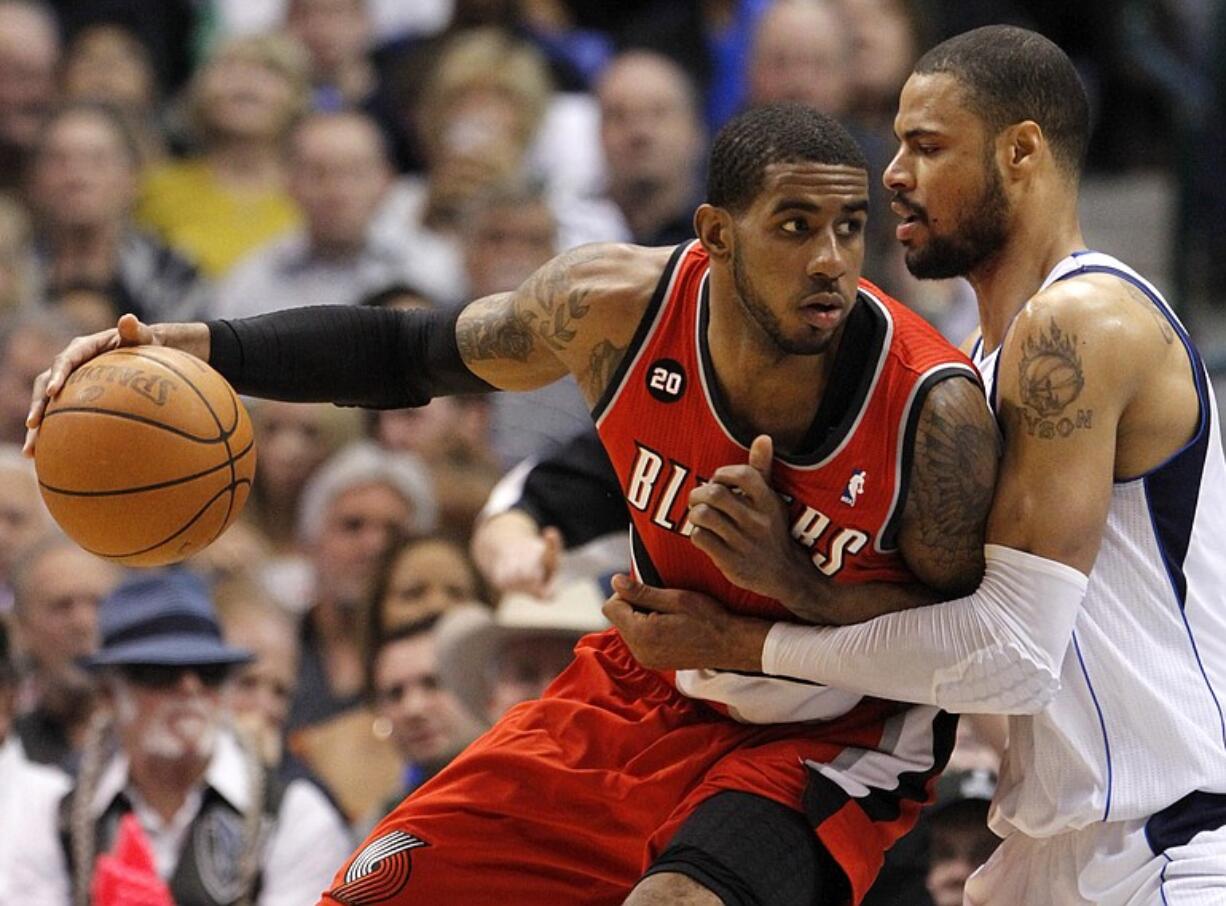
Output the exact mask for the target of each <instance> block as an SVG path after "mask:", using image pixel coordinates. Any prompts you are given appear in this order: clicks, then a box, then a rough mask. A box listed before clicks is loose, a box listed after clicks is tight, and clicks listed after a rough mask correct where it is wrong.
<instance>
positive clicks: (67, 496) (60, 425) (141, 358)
mask: <svg viewBox="0 0 1226 906" xmlns="http://www.w3.org/2000/svg"><path fill="white" fill-rule="evenodd" d="M34 464H35V468H36V470H37V472H38V483H39V488H40V490H41V491H42V495H43V500H44V501H46V504H47V509H48V510H50V511H51V515H52V516H53V517H54V518H55V521H56V522H58V523H59V525H60V527H61V528H62V529H63V530H64V531H65V533H67V534H68V536H69V537H71V538H72V539H73V540H74V541H76V542H77V544H79V545H81V547H83V548H84V549H85V550H87V551H89V552H90V553H93V554H97V555H98V556H100V557H106V558H107V559H108V560H112V561H114V562H116V563H121V564H123V565H125V566H162V565H165V564H167V563H175V562H177V561H179V560H182V559H184V558H186V557H190V556H191V555H192V554H194V553H197V552H198V551H200V550H202V549H204V548H205V547H206V546H208V545H209V544H210V543H212V542H213V541H215V540H216V539H217V538H218V537H219V536H220V535H221V533H222V532H224V531H225V530H226V528H227V527H228V526H229V525H230V523H232V522H233V521H234V520H235V518H236V517H237V516H238V514H239V512H240V511H241V510H242V508H243V504H244V503H246V501H247V493H248V491H249V490H250V489H251V478H252V475H253V473H254V472H255V443H254V441H253V439H252V434H251V419H250V418H249V417H248V415H247V410H246V409H244V408H243V404H242V403H241V402H240V401H239V399H238V396H237V395H235V393H234V390H233V389H231V387H230V385H229V384H227V383H226V381H225V379H224V378H223V377H222V376H221V375H220V374H218V373H217V372H216V371H214V370H213V369H212V368H210V367H209V366H208V365H207V364H205V363H204V362H202V361H200V360H199V359H197V358H195V357H194V356H191V355H188V354H187V353H185V352H180V351H178V350H176V349H168V348H166V347H162V346H133V347H127V348H123V349H116V350H113V351H111V352H107V353H103V354H102V355H100V356H98V357H97V358H95V359H93V360H91V361H89V362H87V363H86V364H84V365H83V366H81V367H80V368H78V369H77V370H76V371H75V372H73V373H72V375H71V376H70V377H69V378H68V380H67V382H66V383H65V385H64V388H63V390H61V391H60V393H59V395H58V396H57V397H56V398H55V399H53V400H52V401H51V403H50V405H49V406H48V407H47V411H46V413H45V415H44V416H43V423H42V427H40V428H39V432H38V443H37V446H36V447H35V452H34Z"/></svg>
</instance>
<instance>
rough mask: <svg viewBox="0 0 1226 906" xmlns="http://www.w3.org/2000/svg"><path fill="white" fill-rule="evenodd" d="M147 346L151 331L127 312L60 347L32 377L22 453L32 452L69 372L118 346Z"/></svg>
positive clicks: (152, 338)
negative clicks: (49, 406) (110, 325)
mask: <svg viewBox="0 0 1226 906" xmlns="http://www.w3.org/2000/svg"><path fill="white" fill-rule="evenodd" d="M148 345H158V339H157V337H156V336H154V333H153V330H152V329H150V327H149V325H147V324H143V323H141V321H140V320H138V319H137V317H136V316H135V315H130V314H129V315H123V316H121V317H120V319H119V324H118V326H116V327H113V328H111V329H110V330H103V331H100V332H99V333H92V334H89V335H88V336H84V337H77V338H76V339H75V340H73V341H72V342H71V343H69V344H68V345H67V346H66V347H64V350H63V352H61V353H60V354H59V355H57V356H56V357H55V358H54V359H53V360H52V362H51V367H50V368H48V369H47V370H46V371H44V372H43V373H42V374H40V375H39V376H38V377H36V378H35V379H34V390H33V393H32V395H31V398H30V414H29V415H27V416H26V442H25V445H24V446H23V448H22V452H24V453H25V454H26V456H33V455H34V444H35V441H36V440H37V438H38V426H39V425H40V424H42V420H43V413H45V412H46V411H47V404H48V403H49V402H51V400H52V399H54V398H55V395H56V394H57V393H59V392H60V391H61V390H63V389H64V382H65V381H67V380H68V376H69V375H70V374H72V373H73V372H74V371H75V370H76V369H78V368H80V367H81V366H82V365H84V364H85V363H86V362H88V361H89V360H90V359H93V358H96V357H98V356H100V355H102V353H104V352H109V351H110V350H112V349H118V348H119V347H120V346H148Z"/></svg>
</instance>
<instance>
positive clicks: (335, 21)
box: [285, 0, 379, 111]
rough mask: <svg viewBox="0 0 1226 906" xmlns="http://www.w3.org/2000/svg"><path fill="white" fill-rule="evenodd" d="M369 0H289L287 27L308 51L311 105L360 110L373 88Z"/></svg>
mask: <svg viewBox="0 0 1226 906" xmlns="http://www.w3.org/2000/svg"><path fill="white" fill-rule="evenodd" d="M370 6H371V4H370V2H369V0H289V4H288V8H287V10H286V17H285V27H286V30H287V31H288V32H289V33H290V34H291V35H293V36H294V37H295V38H297V39H298V41H299V42H301V44H302V46H303V47H305V48H306V51H307V53H308V54H309V55H310V57H311V86H312V91H313V94H314V98H313V101H314V107H315V109H316V110H326V111H337V110H353V109H358V110H363V109H365V108H366V105H367V103H368V102H369V101H370V100H371V99H372V97H373V95H374V94H375V92H376V91H377V89H378V86H379V79H378V72H377V71H376V70H375V66H374V63H373V62H372V61H371V59H370V50H371V43H372V41H373V39H374V36H373V25H374V23H373V22H372V21H371V15H370V13H371V9H370Z"/></svg>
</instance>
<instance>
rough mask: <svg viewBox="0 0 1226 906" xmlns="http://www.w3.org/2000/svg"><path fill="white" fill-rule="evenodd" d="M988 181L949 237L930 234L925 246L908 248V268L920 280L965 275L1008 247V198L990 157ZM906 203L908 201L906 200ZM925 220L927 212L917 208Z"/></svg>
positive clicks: (998, 172) (986, 167) (966, 207)
mask: <svg viewBox="0 0 1226 906" xmlns="http://www.w3.org/2000/svg"><path fill="white" fill-rule="evenodd" d="M984 170H985V173H986V174H987V183H986V185H985V186H984V187H983V191H982V192H981V193H980V195H979V197H978V198H977V199H975V201H974V202H973V203H971V204H968V205H966V206H965V207H964V208H963V210H964V211H965V212H966V216H965V219H964V220H963V221H962V222H961V224H959V226H958V228H957V231H956V232H954V233H952V234H949V235H947V236H937V235H935V234H933V233H931V232H930V233H929V239H928V242H927V244H926V245H923V246H921V247H918V248H909V249H907V252H906V256H905V258H906V262H907V270H909V271H910V272H911V274H912V276H914V277H918V278H919V279H920V280H945V279H948V278H950V277H965V276H966V275H967V274H969V273H971V272H972V271H973V270H975V269H976V268H977V267H979V265H981V264H982V263H983V262H984V261H986V260H987V259H988V258H990V257H992V256H993V255H995V254H996V253H997V252H999V251H1000V250H1001V249H1002V248H1004V246H1005V240H1006V239H1007V238H1008V220H1009V199H1008V198H1006V197H1005V187H1004V183H1003V181H1002V180H1001V178H1000V171H999V170H997V169H996V163H995V161H993V160H992V159H991V158H989V159H988V160H987V161H986V162H985V167H984ZM904 203H905V201H904ZM915 211H916V213H917V214H919V215H920V217H921V218H922V219H923V221H924V223H927V222H928V217H927V212H925V211H923V210H922V209H915Z"/></svg>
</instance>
